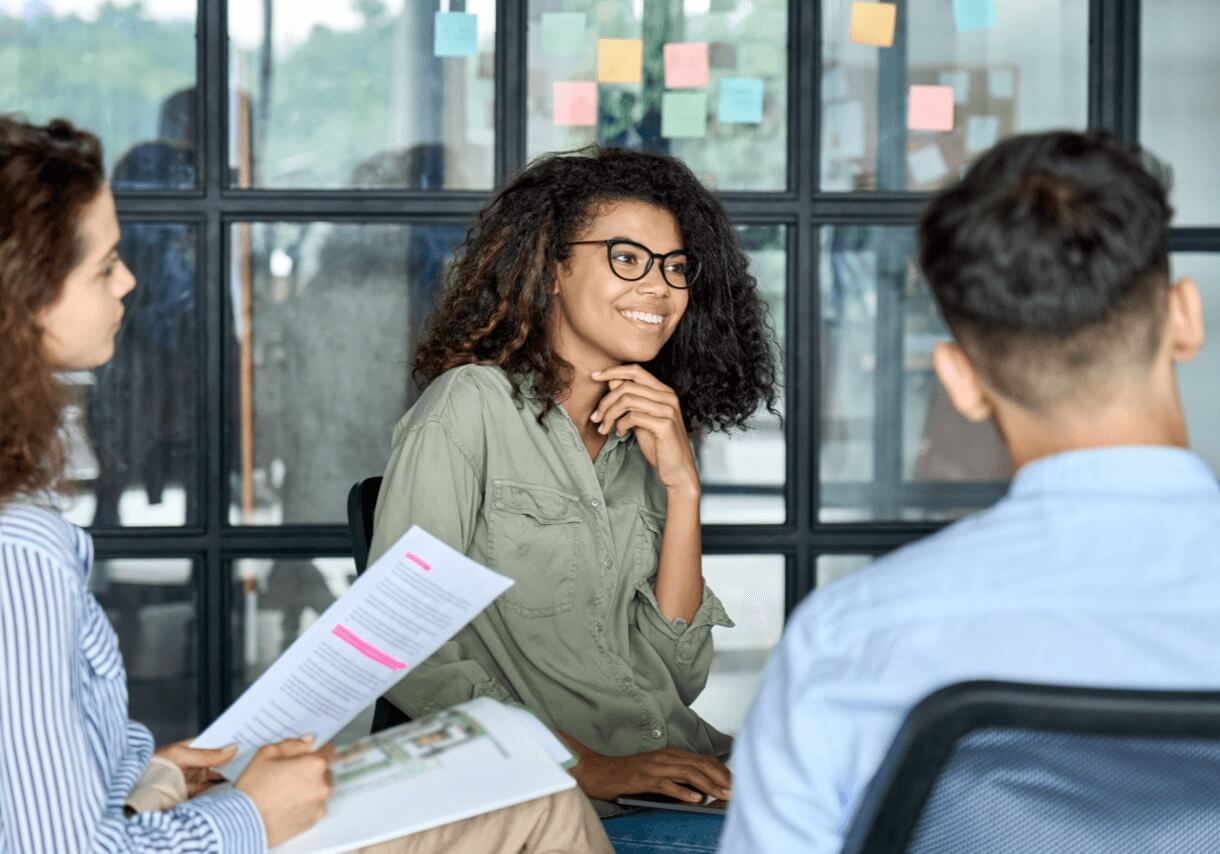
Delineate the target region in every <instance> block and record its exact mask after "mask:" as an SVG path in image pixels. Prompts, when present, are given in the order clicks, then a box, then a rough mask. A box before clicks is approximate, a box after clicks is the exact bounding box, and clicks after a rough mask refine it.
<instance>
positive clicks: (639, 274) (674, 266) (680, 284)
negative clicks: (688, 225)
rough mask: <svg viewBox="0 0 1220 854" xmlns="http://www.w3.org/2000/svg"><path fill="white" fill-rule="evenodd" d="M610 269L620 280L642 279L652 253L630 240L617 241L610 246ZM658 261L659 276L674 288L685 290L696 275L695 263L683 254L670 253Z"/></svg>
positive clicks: (649, 265)
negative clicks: (659, 267)
mask: <svg viewBox="0 0 1220 854" xmlns="http://www.w3.org/2000/svg"><path fill="white" fill-rule="evenodd" d="M609 248H610V268H611V269H612V270H613V271H614V273H615V275H617V276H618V277H619V278H620V279H626V280H627V281H629V282H634V281H637V280H639V279H642V278H644V276H646V275H647V274H648V270H649V269H650V268H651V266H652V265H651V264H650V263H649V262H650V261H652V260H654V259H653V258H652V253H651V252H649V251H648V249H646V248H645V247H643V246H641V245H640V244H638V243H633V242H631V241H630V240H617V241H614V242H613V243H611V244H610V247H609ZM655 260H658V261H660V264H661V275H662V276H664V278H665V281H666V282H668V283H669V284H670V285H671V286H673V287H675V288H685V287H686V286H687V285H688V284H690V282H692V281H694V279H695V276H696V274H697V272H698V271H697V269H696V268H695V262H694V261H693V259H691V257H690V256H689V255H687V254H686V253H685V252H671V253H670V254H668V255H666V256H665V257H664V258H663V259H655Z"/></svg>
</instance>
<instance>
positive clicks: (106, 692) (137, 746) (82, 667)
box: [0, 505, 267, 854]
mask: <svg viewBox="0 0 1220 854" xmlns="http://www.w3.org/2000/svg"><path fill="white" fill-rule="evenodd" d="M92 565H93V541H92V540H91V539H90V538H89V535H88V534H86V533H85V532H84V531H82V530H81V529H80V528H77V527H76V526H75V525H72V524H70V523H69V522H67V521H66V520H64V519H63V518H62V517H61V516H59V515H58V514H55V513H52V512H50V511H47V510H43V509H39V508H37V507H33V506H21V505H13V506H8V507H5V508H3V510H0V854H8V852H13V853H14V854H16V852H21V854H26V852H30V854H43V852H46V854H69V852H71V854H78V852H79V854H86V852H90V854H119V852H123V854H133V852H138V854H152V852H175V853H176V854H178V852H190V854H222V852H224V854H230V852H231V854H258V852H263V851H266V850H267V844H266V834H265V831H264V829H263V820H262V817H261V816H260V815H259V812H258V809H257V808H255V806H254V802H253V801H251V800H250V799H249V798H248V797H246V795H245V794H243V793H242V792H239V791H238V790H236V789H224V790H221V791H219V792H214V793H210V794H204V795H201V796H199V797H197V798H193V799H191V800H189V801H187V802H186V803H184V804H181V805H179V806H176V807H174V808H173V809H169V810H165V811H163V812H146V813H141V814H140V815H136V816H132V817H128V816H126V815H125V814H124V811H123V801H124V800H125V799H126V797H127V795H128V793H129V792H130V791H131V789H132V787H133V786H134V785H135V784H136V782H137V781H138V780H139V779H140V776H141V775H142V774H143V773H144V769H145V768H146V767H147V766H148V762H149V759H150V758H151V757H152V754H153V741H152V736H151V735H150V734H149V732H148V730H147V729H146V728H145V727H144V726H142V725H141V724H138V723H136V722H135V721H133V720H129V719H128V718H127V676H126V674H125V673H124V671H123V659H122V657H121V656H120V655H119V644H118V638H117V637H116V636H115V633H114V630H113V629H111V627H110V623H109V621H108V620H107V619H106V615H105V613H103V611H102V608H101V606H100V605H99V604H98V602H97V600H96V599H94V598H93V596H92V594H90V593H89V590H88V578H89V571H90V569H91V568H92Z"/></svg>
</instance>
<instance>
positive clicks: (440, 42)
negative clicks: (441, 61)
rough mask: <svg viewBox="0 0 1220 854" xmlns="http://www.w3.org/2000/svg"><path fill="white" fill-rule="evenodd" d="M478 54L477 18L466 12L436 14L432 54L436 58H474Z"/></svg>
mask: <svg viewBox="0 0 1220 854" xmlns="http://www.w3.org/2000/svg"><path fill="white" fill-rule="evenodd" d="M478 52H479V27H478V17H477V16H475V15H470V14H467V13H466V12H437V13H436V32H435V39H434V40H433V42H432V53H433V54H434V55H436V56H474V55H475V54H476V53H478Z"/></svg>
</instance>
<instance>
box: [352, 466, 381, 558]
mask: <svg viewBox="0 0 1220 854" xmlns="http://www.w3.org/2000/svg"><path fill="white" fill-rule="evenodd" d="M380 493H381V478H380V477H366V478H365V479H364V480H362V481H360V482H359V483H356V484H354V485H353V486H352V488H351V490H349V491H348V493H347V530H348V533H349V534H350V535H351V538H352V557H354V558H355V559H356V572H357V573H360V572H364V570H365V569H366V568H367V567H368V565H369V543H371V542H372V541H373V515H374V513H376V511H377V496H378V495H379V494H380Z"/></svg>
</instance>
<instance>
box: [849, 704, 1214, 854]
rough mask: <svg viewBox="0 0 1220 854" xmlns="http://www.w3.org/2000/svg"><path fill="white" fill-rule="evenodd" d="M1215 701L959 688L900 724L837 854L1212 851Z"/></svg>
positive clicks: (1055, 853)
mask: <svg viewBox="0 0 1220 854" xmlns="http://www.w3.org/2000/svg"><path fill="white" fill-rule="evenodd" d="M1218 787H1220V693H1203V692H1173V691H1133V690H1111V689H1095V688H1072V687H1052V686H1042V685H1023V684H1018V683H1008V682H965V683H961V684H958V685H951V686H949V687H947V688H943V689H941V690H939V691H936V692H935V693H933V694H931V695H930V696H928V697H927V698H926V699H924V700H923V701H922V702H920V703H919V704H918V705H917V706H915V708H914V709H913V710H912V711H911V713H910V714H909V715H908V716H907V719H906V722H905V723H904V724H903V725H902V728H901V729H900V730H899V732H898V735H897V736H896V737H895V739H894V743H893V744H892V745H891V747H890V750H889V753H888V754H887V756H886V758H885V760H884V761H883V762H882V764H881V767H880V769H879V770H878V771H877V774H876V776H875V777H874V778H873V781H872V783H870V785H869V788H868V789H867V791H866V792H865V795H864V798H863V800H862V801H861V805H860V808H859V810H858V811H857V813H856V816H855V818H854V820H853V822H852V826H851V828H850V830H849V832H848V835H847V838H846V841H845V844H844V846H843V849H842V854H864V853H865V852H868V854H891V853H892V852H893V853H894V854H896V852H910V853H911V854H950V852H952V854H965V852H982V851H986V852H988V854H1035V852H1036V854H1057V852H1064V854H1067V852H1071V854H1127V852H1130V854H1136V852H1138V854H1147V852H1194V851H1220V797H1217V794H1216V793H1217V788H1218Z"/></svg>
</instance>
